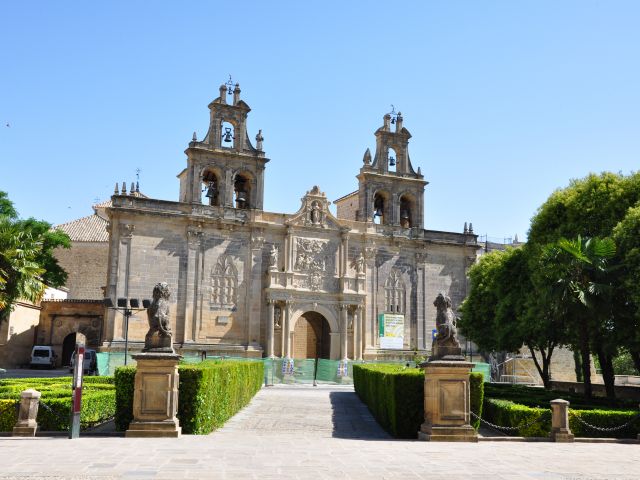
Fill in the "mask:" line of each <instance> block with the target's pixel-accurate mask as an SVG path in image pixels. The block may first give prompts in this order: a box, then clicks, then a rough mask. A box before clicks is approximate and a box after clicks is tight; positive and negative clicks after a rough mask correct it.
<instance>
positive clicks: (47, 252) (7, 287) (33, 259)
mask: <svg viewBox="0 0 640 480" xmlns="http://www.w3.org/2000/svg"><path fill="white" fill-rule="evenodd" d="M70 246H71V242H70V240H69V237H68V236H67V235H66V234H65V233H63V232H60V231H52V230H51V225H50V224H48V223H47V222H43V221H38V220H35V219H33V218H30V219H28V220H20V219H19V218H18V214H17V212H16V210H15V208H14V207H13V203H12V202H11V201H10V200H9V199H8V197H7V194H6V193H5V192H0V321H2V320H4V319H6V318H8V316H9V313H11V310H12V309H13V305H14V303H15V302H16V301H17V300H18V299H20V298H23V299H25V300H29V301H32V302H35V301H38V300H39V299H40V298H41V297H42V294H43V293H44V290H45V288H46V285H50V286H53V287H58V286H61V285H64V283H65V281H66V279H67V274H66V272H65V271H64V270H63V269H62V267H60V265H59V264H58V261H57V260H56V258H55V257H54V255H53V250H54V249H55V248H57V247H63V248H69V247H70Z"/></svg>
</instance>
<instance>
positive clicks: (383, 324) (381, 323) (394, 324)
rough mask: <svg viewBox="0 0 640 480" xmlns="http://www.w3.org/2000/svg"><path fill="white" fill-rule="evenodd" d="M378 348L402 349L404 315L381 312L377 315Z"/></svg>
mask: <svg viewBox="0 0 640 480" xmlns="http://www.w3.org/2000/svg"><path fill="white" fill-rule="evenodd" d="M378 329H379V336H380V348H386V349H392V350H402V348H403V344H404V315H399V314H397V313H381V314H380V315H378Z"/></svg>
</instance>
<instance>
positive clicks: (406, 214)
mask: <svg viewBox="0 0 640 480" xmlns="http://www.w3.org/2000/svg"><path fill="white" fill-rule="evenodd" d="M400 218H401V219H403V220H408V219H409V212H408V211H407V210H403V211H402V212H400Z"/></svg>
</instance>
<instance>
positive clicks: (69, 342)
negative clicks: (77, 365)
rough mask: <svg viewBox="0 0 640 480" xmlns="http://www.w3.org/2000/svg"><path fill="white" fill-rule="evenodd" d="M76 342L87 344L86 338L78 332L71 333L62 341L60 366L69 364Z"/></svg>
mask: <svg viewBox="0 0 640 480" xmlns="http://www.w3.org/2000/svg"><path fill="white" fill-rule="evenodd" d="M76 342H80V343H84V344H85V345H86V343H87V337H85V336H84V335H83V334H82V333H80V332H72V333H70V334H69V335H67V336H66V337H64V340H63V341H62V366H64V367H66V366H68V365H70V364H71V355H72V354H73V352H74V351H75V349H76Z"/></svg>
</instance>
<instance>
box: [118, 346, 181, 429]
mask: <svg viewBox="0 0 640 480" xmlns="http://www.w3.org/2000/svg"><path fill="white" fill-rule="evenodd" d="M133 358H134V360H135V361H136V362H137V370H136V379H135V387H134V388H135V390H134V393H133V421H132V422H131V423H130V424H129V429H128V430H127V432H126V434H125V436H126V437H179V436H180V434H181V432H182V429H181V428H180V423H179V422H178V419H177V417H176V413H177V411H178V361H179V360H180V355H176V354H175V353H141V354H138V355H134V356H133Z"/></svg>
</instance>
